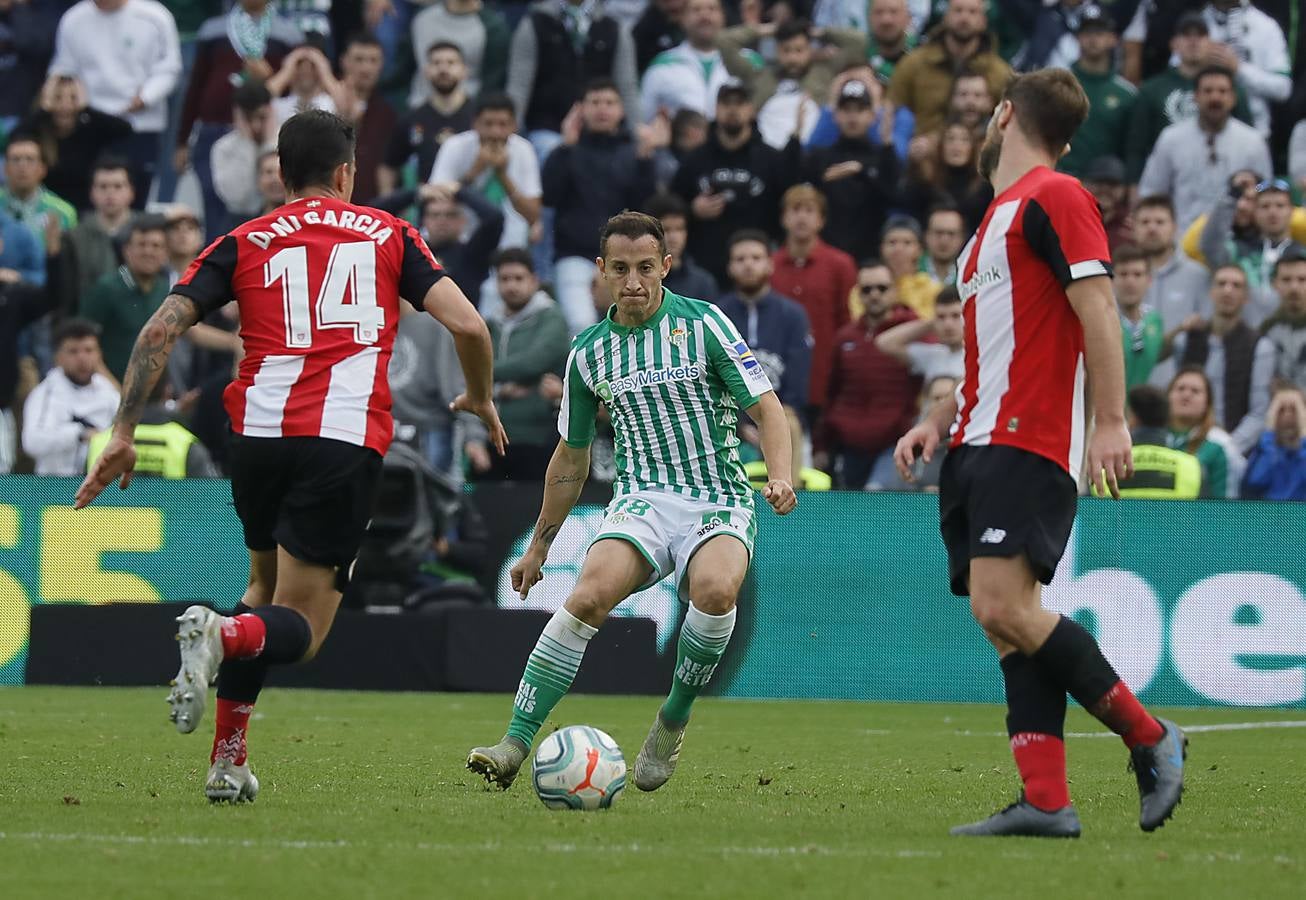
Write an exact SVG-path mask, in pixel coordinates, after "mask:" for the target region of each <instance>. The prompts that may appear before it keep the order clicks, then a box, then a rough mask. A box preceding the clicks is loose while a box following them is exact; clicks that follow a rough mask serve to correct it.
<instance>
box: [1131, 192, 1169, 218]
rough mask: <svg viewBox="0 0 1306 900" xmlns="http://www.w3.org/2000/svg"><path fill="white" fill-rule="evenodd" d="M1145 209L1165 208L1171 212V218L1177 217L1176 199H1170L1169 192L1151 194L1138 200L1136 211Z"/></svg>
mask: <svg viewBox="0 0 1306 900" xmlns="http://www.w3.org/2000/svg"><path fill="white" fill-rule="evenodd" d="M1144 209H1163V210H1165V211H1166V212H1168V213H1169V214H1170V218H1171V219H1173V218H1175V214H1174V201H1173V200H1171V199H1170V195H1169V194H1151V195H1149V196H1147V197H1144V198H1143V199H1142V200H1139V201H1138V206H1136V207H1134V212H1139V211H1141V210H1144Z"/></svg>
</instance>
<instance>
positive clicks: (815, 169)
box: [804, 78, 899, 258]
mask: <svg viewBox="0 0 1306 900" xmlns="http://www.w3.org/2000/svg"><path fill="white" fill-rule="evenodd" d="M874 115H875V108H874V105H873V104H872V102H871V92H870V90H869V89H868V88H867V86H866V85H865V84H864V83H863V82H862V81H860V80H859V79H856V78H850V79H848V80H847V81H845V82H844V84H843V87H842V88H840V91H839V99H838V101H837V103H836V104H835V111H834V118H835V122H836V123H837V124H838V126H839V139H838V140H836V141H835V142H834V143H833V144H832V145H830V146H829V147H823V148H820V149H816V150H813V151H812V152H811V154H810V155H809V156H808V158H807V162H806V165H805V167H804V169H805V171H804V179H805V180H806V181H808V182H810V183H812V184H814V185H816V186H817V187H818V188H819V189H820V191H821V193H823V194H824V195H825V199H826V203H827V204H828V206H829V210H830V215H829V220H828V221H827V222H826V226H825V231H824V233H823V234H824V237H825V239H826V240H827V241H829V242H830V243H831V244H833V245H834V246H835V247H838V248H839V249H840V250H843V251H844V252H845V253H849V254H852V255H853V256H854V257H857V258H861V257H864V256H867V255H870V252H871V251H872V250H873V248H874V244H873V242H874V240H875V235H876V234H877V233H878V231H879V229H880V228H881V227H882V226H883V224H884V217H885V215H886V213H887V212H888V210H889V209H890V208H891V207H893V206H895V205H896V203H897V200H898V177H899V165H898V154H897V153H896V152H895V151H894V149H893V147H890V146H886V145H884V144H872V143H871V141H870V140H869V139H868V138H867V136H866V133H867V130H868V129H869V128H870V126H871V122H872V119H873V117H874Z"/></svg>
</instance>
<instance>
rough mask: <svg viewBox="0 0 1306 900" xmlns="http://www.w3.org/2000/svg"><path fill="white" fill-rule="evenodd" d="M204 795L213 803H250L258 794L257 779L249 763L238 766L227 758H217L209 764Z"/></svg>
mask: <svg viewBox="0 0 1306 900" xmlns="http://www.w3.org/2000/svg"><path fill="white" fill-rule="evenodd" d="M204 796H206V797H208V798H209V800H210V802H213V803H246V802H251V803H252V802H253V800H254V798H255V797H257V796H258V779H257V778H255V777H254V773H253V772H251V771H250V770H249V763H244V764H243V765H239V766H238V765H236V764H235V763H234V762H232V761H231V760H229V759H218V760H216V761H215V762H214V763H213V765H211V766H209V775H208V778H206V779H205V780H204Z"/></svg>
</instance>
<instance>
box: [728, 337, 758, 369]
mask: <svg viewBox="0 0 1306 900" xmlns="http://www.w3.org/2000/svg"><path fill="white" fill-rule="evenodd" d="M734 350H735V355H736V356H738V357H739V364H740V365H741V366H743V367H744V368H745V369H749V370H751V369H757V368H760V367H761V365H762V364H761V363H759V362H758V361H757V357H756V356H754V355H753V351H752V350H749V349H748V345H747V344H745V343H744V342H743V341H740V342H738V343H737V344H735V347H734Z"/></svg>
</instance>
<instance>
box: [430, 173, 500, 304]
mask: <svg viewBox="0 0 1306 900" xmlns="http://www.w3.org/2000/svg"><path fill="white" fill-rule="evenodd" d="M418 197H419V199H420V200H421V207H422V217H421V222H422V237H423V238H425V239H426V243H427V245H428V246H429V247H430V248H431V252H432V253H434V254H435V256H436V258H437V259H439V260H440V265H442V266H444V269H445V271H446V272H448V273H449V277H451V278H452V279H453V280H454V282H455V283H457V284H460V285H463V284H465V285H467V288H468V290H469V291H475V289H476V287H477V286H478V285H479V284H480V283H481V282H482V281H484V280H485V279H486V277H487V276H488V275H489V272H490V259H491V257H493V255H494V251H495V249H496V248H498V246H499V240H500V239H501V238H502V237H503V210H502V209H500V208H499V207H498V206H496V205H495V204H493V203H491V202H490V201H489V200H487V199H485V196H484V195H483V194H482V193H481V192H480V191H477V190H475V189H474V188H470V187H460V186H459V185H458V184H457V183H455V182H442V183H438V184H427V185H423V186H422V187H421V188H420V189H419V191H418ZM465 209H470V210H471V211H472V213H473V214H474V215H475V216H476V225H475V227H473V228H472V229H471V231H470V232H469V231H468V230H467V214H466V212H465ZM464 235H466V237H464Z"/></svg>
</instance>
